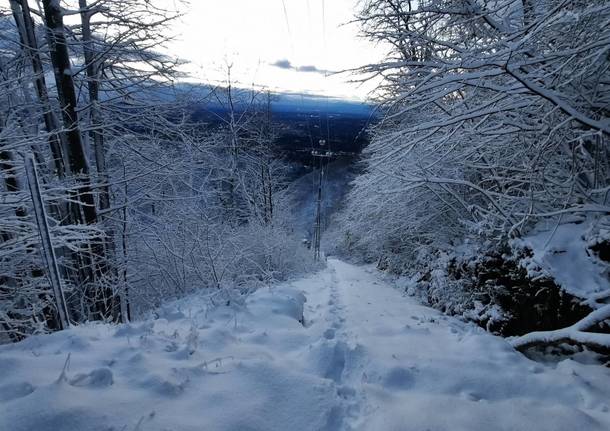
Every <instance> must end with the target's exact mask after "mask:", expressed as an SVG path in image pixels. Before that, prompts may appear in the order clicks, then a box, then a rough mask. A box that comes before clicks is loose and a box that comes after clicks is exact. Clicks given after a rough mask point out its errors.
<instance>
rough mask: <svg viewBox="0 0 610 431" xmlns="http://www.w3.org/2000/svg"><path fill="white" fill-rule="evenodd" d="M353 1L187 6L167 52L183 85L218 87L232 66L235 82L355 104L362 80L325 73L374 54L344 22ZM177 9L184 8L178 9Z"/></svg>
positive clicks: (227, 1) (229, 1)
mask: <svg viewBox="0 0 610 431" xmlns="http://www.w3.org/2000/svg"><path fill="white" fill-rule="evenodd" d="M357 3H358V0H332V1H331V0H261V1H253V0H224V1H209V0H208V1H193V2H191V3H190V5H189V7H188V9H187V11H186V12H185V15H184V16H183V18H182V24H181V25H180V26H179V28H178V31H177V40H176V41H174V42H173V43H172V45H171V46H170V49H171V50H172V53H174V54H176V55H178V56H180V57H181V58H183V59H185V60H188V61H190V64H189V65H188V66H187V68H186V70H187V71H188V73H189V75H190V78H189V79H190V80H193V81H203V82H219V81H222V80H224V79H225V77H226V65H227V64H232V65H233V68H232V76H233V78H234V79H235V80H236V81H238V82H239V83H240V85H247V86H250V85H253V84H254V85H258V86H265V87H269V88H272V89H277V90H283V91H296V92H308V93H315V94H324V95H330V96H339V97H345V98H350V99H363V98H365V97H366V95H367V94H368V92H370V90H371V89H372V87H373V86H372V85H371V84H369V83H365V84H360V83H354V82H350V81H353V80H355V79H358V77H357V76H355V75H353V74H350V73H342V74H339V75H336V74H332V72H337V71H344V70H348V69H353V68H357V67H359V66H362V65H363V64H366V63H369V62H373V61H374V60H376V59H378V58H379V57H380V55H381V52H380V51H381V50H380V49H379V48H378V47H376V46H375V45H373V44H372V43H370V42H368V41H367V40H365V39H363V38H361V37H359V35H358V25H357V24H355V23H351V22H350V21H352V20H353V19H354V15H355V13H356V11H357V6H358V5H357ZM181 10H184V9H183V8H181Z"/></svg>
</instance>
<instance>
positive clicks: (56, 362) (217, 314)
mask: <svg viewBox="0 0 610 431" xmlns="http://www.w3.org/2000/svg"><path fill="white" fill-rule="evenodd" d="M303 313H304V325H303V324H302V323H301V322H300V321H299V320H302V319H301V316H302V314H303ZM159 315H160V317H159V318H157V319H155V320H150V321H145V322H141V323H133V324H131V325H122V326H118V327H117V326H110V325H103V324H88V325H83V326H80V327H77V328H73V329H70V330H67V331H63V332H60V333H55V334H52V335H47V336H37V337H31V338H29V339H27V340H25V341H24V342H21V343H18V344H13V345H5V346H1V347H0V430H2V431H4V430H7V431H8V430H11V431H20V430H37V431H42V430H54V431H56V430H57V431H59V430H74V431H76V430H78V431H85V430H100V431H101V430H104V431H109V430H116V431H119V430H126V431H130V430H140V431H144V430H159V431H161V430H163V431H170V430H173V431H181V430H218V431H223V430H233V431H238V430H239V431H242V430H243V431H246V430H249V431H253V430H261V431H263V430H264V431H269V430H282V431H285V430H289V431H299V430H350V429H354V430H383V431H386V430H388V431H389V430H413V431H424V430H430V431H441V430H447V431H458V430H464V431H477V430H482V431H491V430H494V431H495V430H537V431H543V430H549V431H551V430H553V431H560V430H566V431H567V430H569V431H573V430H588V431H594V430H609V429H610V411H609V408H610V370H608V369H606V368H603V367H600V366H598V365H585V364H581V363H577V362H575V361H573V360H564V361H562V362H559V363H556V364H552V365H551V364H548V365H543V364H540V363H536V362H533V361H531V360H529V359H527V358H525V357H524V356H522V355H521V354H519V353H517V352H516V351H514V350H513V349H512V348H511V346H510V345H509V344H508V342H506V341H505V340H503V339H501V338H498V337H494V336H492V335H490V334H488V333H486V332H484V331H483V330H481V329H479V328H477V327H475V326H473V325H471V324H467V323H463V322H461V321H458V320H456V319H453V318H450V317H446V316H443V315H441V314H440V313H439V312H437V311H434V310H432V309H430V308H427V307H424V306H421V305H418V304H417V303H415V301H414V300H413V299H412V298H410V297H406V296H404V295H403V294H402V293H401V292H400V291H399V290H397V289H394V288H392V286H390V285H388V284H387V283H386V282H384V281H383V280H381V279H380V278H379V276H378V275H377V274H376V273H375V271H374V270H372V269H367V268H362V267H356V266H353V265H349V264H346V263H343V262H341V261H338V260H329V262H328V268H327V269H325V270H323V271H321V272H319V273H317V274H315V275H312V276H310V277H308V278H305V279H301V280H299V281H296V282H293V283H289V284H285V285H280V286H276V287H274V288H272V289H261V290H259V291H257V292H256V293H254V294H253V295H251V296H250V297H249V298H248V299H247V301H246V304H245V306H240V307H238V306H235V305H234V306H231V307H224V306H223V307H220V308H216V309H213V310H209V309H208V308H207V307H206V306H205V302H204V301H203V300H201V299H200V298H197V297H190V298H187V299H186V300H182V301H179V302H176V303H174V304H172V305H171V306H168V307H165V309H163V310H161V311H160V313H159Z"/></svg>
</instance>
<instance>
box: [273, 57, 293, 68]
mask: <svg viewBox="0 0 610 431" xmlns="http://www.w3.org/2000/svg"><path fill="white" fill-rule="evenodd" d="M271 66H275V67H279V68H280V69H294V66H293V65H292V63H291V62H290V61H288V60H286V59H284V60H278V61H276V62H275V63H271Z"/></svg>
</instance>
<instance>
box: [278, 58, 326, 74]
mask: <svg viewBox="0 0 610 431" xmlns="http://www.w3.org/2000/svg"><path fill="white" fill-rule="evenodd" d="M271 66H274V67H279V68H280V69H286V70H294V71H296V72H306V73H320V74H322V75H329V74H331V73H334V72H332V71H330V70H326V69H318V68H317V67H316V66H314V65H312V64H307V65H303V66H295V65H293V64H292V63H291V62H290V60H287V59H282V60H277V61H276V62H274V63H271Z"/></svg>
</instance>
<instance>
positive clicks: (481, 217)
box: [336, 0, 610, 334]
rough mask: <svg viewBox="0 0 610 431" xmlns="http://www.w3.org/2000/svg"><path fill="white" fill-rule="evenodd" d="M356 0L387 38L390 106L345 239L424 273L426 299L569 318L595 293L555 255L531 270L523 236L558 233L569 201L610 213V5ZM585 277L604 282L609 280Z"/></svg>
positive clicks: (538, 319) (495, 324) (575, 209)
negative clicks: (572, 279)
mask: <svg viewBox="0 0 610 431" xmlns="http://www.w3.org/2000/svg"><path fill="white" fill-rule="evenodd" d="M362 6H363V7H362V11H361V14H360V15H359V17H358V19H359V21H360V22H361V24H362V29H363V32H364V34H365V36H367V37H369V38H370V39H372V40H375V41H377V42H380V43H382V44H384V46H387V47H388V54H387V56H386V58H385V59H384V60H383V61H381V62H379V63H377V64H371V65H368V66H366V67H365V68H363V72H365V73H370V74H371V75H373V76H381V77H382V78H383V80H382V83H381V84H380V86H379V89H378V92H377V94H376V97H377V98H378V100H379V102H380V103H381V104H382V106H383V108H384V112H385V118H384V119H383V121H381V122H380V124H379V125H378V126H377V127H376V128H375V129H374V130H373V133H372V141H371V143H370V145H369V146H368V147H367V148H366V149H365V151H364V153H363V164H364V173H363V174H362V175H360V176H359V177H358V178H356V180H355V181H354V182H353V184H352V190H351V192H350V193H349V195H348V199H347V204H346V205H345V208H344V210H343V212H342V214H341V215H340V216H339V217H338V218H337V222H338V223H339V224H340V225H341V226H342V232H339V233H337V234H336V237H337V238H338V239H339V241H340V247H339V249H340V250H342V251H343V252H344V253H347V254H351V255H355V256H357V257H359V258H360V259H363V260H366V261H369V262H377V264H378V266H379V267H380V268H382V269H385V270H388V271H392V272H396V273H399V274H404V273H406V274H414V273H418V272H419V273H420V274H423V276H422V280H421V282H420V285H421V287H422V289H423V290H425V291H426V293H427V296H428V299H429V300H430V302H432V303H433V304H435V305H436V306H437V307H439V308H441V309H444V310H446V311H447V312H450V313H456V314H461V315H465V316H468V317H470V318H473V319H475V320H477V321H479V322H480V323H482V324H484V325H485V326H487V327H489V329H491V330H495V331H499V332H503V333H513V334H514V333H523V332H525V331H529V330H534V329H551V328H554V327H559V326H562V325H567V324H571V323H574V321H575V319H578V318H579V317H580V316H581V315H582V314H583V313H584V312H586V307H587V306H585V307H584V308H580V306H579V305H574V304H572V299H571V298H572V296H576V297H578V298H581V299H582V300H587V299H589V296H587V295H585V296H581V295H579V292H574V291H572V290H570V289H569V288H566V287H565V286H564V285H563V281H562V279H561V277H560V276H559V273H558V272H557V268H554V269H553V268H550V269H549V268H546V269H545V272H544V274H534V273H533V272H531V271H530V269H531V268H532V266H530V267H529V268H528V267H527V262H528V259H530V258H528V256H529V255H531V256H533V258H534V259H537V258H536V256H537V255H538V254H537V251H538V250H535V249H534V248H535V247H534V248H533V247H531V246H528V245H527V244H521V245H519V244H518V242H517V240H518V239H525V238H527V237H528V235H530V234H533V233H534V232H536V229H539V228H541V229H543V230H546V231H547V232H549V233H551V232H554V231H555V230H556V229H557V228H556V226H561V225H564V224H565V223H566V222H569V221H570V220H571V218H572V216H573V215H579V214H580V215H590V216H591V217H595V214H599V215H602V216H603V215H607V214H608V213H610V207H609V206H608V204H609V202H608V187H609V186H610V164H609V162H608V160H610V152H609V151H610V150H609V149H610V146H609V145H608V142H609V141H608V136H609V135H610V129H609V128H608V124H609V123H608V118H607V110H604V109H602V108H601V106H607V105H608V103H609V102H610V88H609V87H608V85H607V82H608V76H609V73H610V63H608V59H607V49H606V48H605V46H606V45H607V44H606V43H605V41H607V39H608V38H609V37H610V30H609V29H608V26H607V25H606V24H605V23H606V21H607V19H608V17H610V6H609V5H608V4H607V2H603V1H593V2H585V1H573V2H568V3H565V4H562V5H561V6H559V5H556V4H555V3H553V2H529V1H524V2H516V3H515V2H512V1H509V0H507V1H497V2H485V1H482V2H474V1H455V0H426V1H419V2H410V1H387V0H367V1H364V2H363V3H362ZM602 46H604V48H601V47H602ZM597 243H599V244H601V246H600V247H601V248H602V249H603V244H604V243H603V241H599V242H596V244H597ZM543 248H544V247H543ZM528 249H529V251H528ZM581 249H582V251H583V253H584V251H585V250H586V246H583V247H582V248H581ZM590 250H591V254H594V253H593V252H594V249H590ZM558 252H559V251H558ZM530 260H531V259H530ZM543 266H544V265H543ZM575 271H577V269H575V268H573V267H572V272H575ZM596 280H597V281H599V280H602V278H598V279H596ZM597 281H596V282H597ZM600 283H601V282H600ZM606 283H607V279H606ZM606 286H607V284H606ZM592 289H593V290H599V292H598V293H599V294H601V293H602V291H603V290H604V289H603V284H594V285H592ZM562 292H563V293H562ZM588 293H590V292H588ZM588 293H587V294H588ZM511 325H512V326H511Z"/></svg>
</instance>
